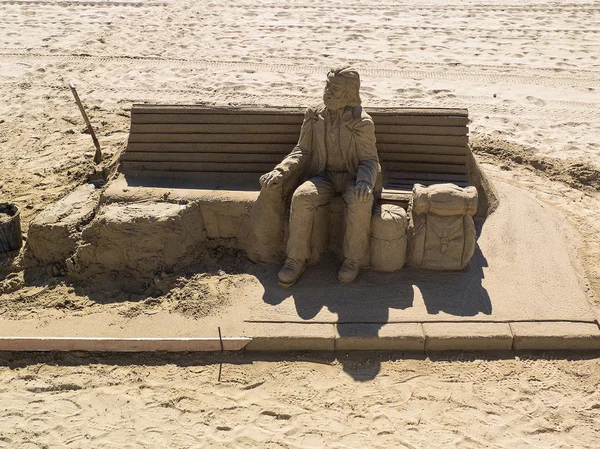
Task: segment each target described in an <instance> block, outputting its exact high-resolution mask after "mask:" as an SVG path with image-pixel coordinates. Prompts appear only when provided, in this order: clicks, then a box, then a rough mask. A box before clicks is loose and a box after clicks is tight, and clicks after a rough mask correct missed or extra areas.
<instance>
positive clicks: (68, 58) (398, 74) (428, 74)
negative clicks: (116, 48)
mask: <svg viewBox="0 0 600 449" xmlns="http://www.w3.org/2000/svg"><path fill="white" fill-rule="evenodd" d="M0 61H8V62H25V61H31V62H62V63H74V64H87V63H97V64H129V65H137V66H150V67H157V66H169V67H196V68H202V69H216V70H238V71H241V70H252V71H256V72H275V73H299V74H322V73H325V72H326V71H327V68H326V67H322V66H315V65H295V64H265V63H257V62H239V61H214V60H201V59H194V60H190V59H166V58H143V57H133V56H92V55H41V54H27V53H0ZM475 70H476V69H475ZM361 72H362V73H363V74H364V76H368V77H373V78H402V79H406V78H408V79H435V80H449V81H473V82H483V83H494V84H501V83H505V84H515V83H517V84H533V85H540V84H541V85H545V86H568V87H588V88H595V87H600V78H598V77H594V78H574V77H566V76H548V75H510V74H504V73H474V67H473V66H470V67H467V68H465V69H462V70H461V69H460V68H457V67H456V65H453V64H449V65H448V66H447V67H445V68H444V69H443V70H427V69H423V68H415V69H379V68H368V67H365V68H361Z"/></svg>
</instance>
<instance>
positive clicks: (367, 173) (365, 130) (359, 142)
mask: <svg viewBox="0 0 600 449" xmlns="http://www.w3.org/2000/svg"><path fill="white" fill-rule="evenodd" d="M354 131H355V133H354V136H355V139H356V148H357V151H358V155H359V159H360V163H359V165H358V173H357V175H356V187H357V188H356V196H357V198H358V199H359V200H360V201H367V200H368V199H369V197H370V196H371V195H372V194H373V187H374V186H375V184H376V182H377V175H378V173H379V157H378V156H377V147H376V146H375V126H374V125H373V121H372V120H371V118H363V119H362V120H361V121H360V122H358V123H357V124H356V125H355V127H354Z"/></svg>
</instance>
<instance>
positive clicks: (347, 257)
mask: <svg viewBox="0 0 600 449" xmlns="http://www.w3.org/2000/svg"><path fill="white" fill-rule="evenodd" d="M359 89H360V77H359V75H358V72H356V70H353V69H351V68H349V67H344V68H339V69H336V70H331V71H330V72H329V73H328V75H327V82H326V85H325V91H324V93H323V103H324V105H322V106H319V107H317V108H309V109H308V110H307V111H306V115H305V118H304V122H303V124H302V129H301V131H300V139H299V141H298V144H297V145H296V147H295V148H294V149H293V150H292V152H291V153H290V154H289V155H288V156H286V157H285V159H284V160H283V161H282V162H281V163H280V164H279V165H277V166H276V167H275V169H274V170H273V171H271V172H269V173H266V174H265V175H263V176H262V177H261V178H260V183H261V185H262V187H263V189H273V188H277V187H280V186H282V185H283V184H284V183H285V182H286V181H287V180H288V179H291V178H294V177H295V176H296V175H298V174H299V173H301V177H300V179H302V180H306V181H305V182H304V183H302V184H301V185H300V186H299V187H298V188H297V189H296V190H295V192H294V194H293V196H292V203H291V211H290V227H289V238H288V242H287V260H286V262H285V265H284V266H283V268H282V269H281V270H280V271H279V285H280V286H282V287H290V286H291V285H292V284H293V283H294V282H295V281H296V280H297V279H298V277H299V276H300V275H301V274H302V272H303V271H304V269H305V268H306V265H307V263H308V262H307V261H308V259H309V256H310V251H311V234H312V226H313V220H314V216H315V211H316V209H317V208H318V207H322V206H325V205H327V204H328V203H329V202H330V200H331V198H332V197H333V196H334V195H335V194H336V193H341V194H342V197H343V199H344V202H345V204H346V217H345V219H346V232H345V235H344V242H343V254H344V262H343V264H342V266H341V268H340V270H339V272H338V279H339V280H340V281H341V282H351V281H353V280H354V279H355V278H356V276H357V275H358V272H359V268H360V263H359V261H360V259H362V258H363V256H364V254H365V252H366V250H367V247H368V239H369V227H370V221H371V209H372V205H373V192H374V191H377V190H378V189H380V188H381V187H380V186H381V167H380V165H379V159H378V157H377V149H376V147H375V128H374V125H373V121H372V119H371V117H370V116H369V115H368V114H367V113H365V112H364V111H363V109H362V107H361V106H360V104H361V100H360V96H359Z"/></svg>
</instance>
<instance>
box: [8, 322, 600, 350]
mask: <svg viewBox="0 0 600 449" xmlns="http://www.w3.org/2000/svg"><path fill="white" fill-rule="evenodd" d="M253 333H254V334H255V335H252V336H251V337H237V338H222V339H219V338H105V337H98V338H94V337H0V351H88V352H152V351H166V352H218V351H240V350H242V349H245V350H246V351H251V352H294V351H329V352H335V351H400V352H421V353H424V352H428V351H506V350H508V351H510V350H513V351H521V350H525V351H527V350H533V351H554V350H556V351H560V350H575V351H594V350H600V328H599V327H598V324H597V323H585V322H565V321H563V322H551V321H548V322H511V323H508V322H504V323H502V322H500V323H496V322H487V323H486V322H429V323H389V324H374V323H339V324H332V323H321V324H309V323H268V324H265V325H264V326H261V328H260V330H259V331H257V330H254V332H253Z"/></svg>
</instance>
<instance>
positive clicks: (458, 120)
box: [367, 111, 469, 130]
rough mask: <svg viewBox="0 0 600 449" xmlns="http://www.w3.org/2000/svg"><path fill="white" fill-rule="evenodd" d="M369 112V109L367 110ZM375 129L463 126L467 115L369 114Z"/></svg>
mask: <svg viewBox="0 0 600 449" xmlns="http://www.w3.org/2000/svg"><path fill="white" fill-rule="evenodd" d="M367 112H369V111H367ZM371 118H372V119H373V123H375V130H377V129H378V128H379V127H380V126H383V125H417V126H464V127H466V126H467V125H468V124H469V119H468V118H467V117H458V116H439V115H426V116H420V115H399V116H394V115H375V114H373V115H371Z"/></svg>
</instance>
